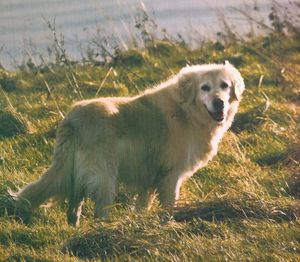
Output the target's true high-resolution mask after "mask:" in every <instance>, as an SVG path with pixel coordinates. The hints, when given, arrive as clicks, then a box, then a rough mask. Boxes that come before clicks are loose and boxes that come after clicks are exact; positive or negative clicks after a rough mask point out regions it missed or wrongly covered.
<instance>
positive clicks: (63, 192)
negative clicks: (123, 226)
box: [17, 62, 244, 225]
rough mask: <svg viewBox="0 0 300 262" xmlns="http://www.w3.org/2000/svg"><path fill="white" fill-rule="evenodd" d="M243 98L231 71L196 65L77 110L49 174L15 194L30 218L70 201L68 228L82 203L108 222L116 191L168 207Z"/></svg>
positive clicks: (61, 132)
mask: <svg viewBox="0 0 300 262" xmlns="http://www.w3.org/2000/svg"><path fill="white" fill-rule="evenodd" d="M243 90H244V82H243V78H242V77H241V75H240V73H239V72H238V71H237V69H235V68H234V67H233V66H232V65H231V64H229V63H228V62H226V63H225V64H224V65H223V64H210V65H196V66H190V67H185V68H183V69H182V70H181V71H180V72H179V74H178V75H176V76H174V77H173V78H171V79H170V80H168V81H166V82H165V83H162V84H161V85H159V86H158V87H155V88H153V89H150V90H148V91H146V92H145V93H143V94H142V95H138V96H135V97H130V98H98V99H92V100H84V101H81V102H79V103H77V104H75V105H74V107H73V108H72V110H71V111H70V112H69V114H68V115H67V116H66V118H65V119H64V120H63V121H62V122H61V124H60V126H59V128H58V131H57V144H56V148H55V154H54V159H53V163H52V166H51V167H50V168H49V169H48V170H47V171H46V172H45V173H44V174H43V175H42V176H41V177H40V178H39V180H37V181H35V182H33V183H31V184H29V185H27V186H26V187H25V188H23V189H22V190H20V191H19V192H18V193H17V203H18V205H19V206H21V207H23V208H25V207H26V209H28V210H32V209H33V208H36V207H38V206H39V205H40V204H42V203H43V202H44V201H45V200H47V199H49V198H56V199H60V200H67V201H68V203H69V207H68V211H67V217H68V222H69V223H71V224H75V225H77V224H78V223H79V218H80V213H81V206H82V202H83V199H84V198H86V197H88V198H91V199H92V200H93V201H94V202H95V204H96V209H95V217H105V216H107V214H108V212H109V207H111V205H112V204H113V203H114V198H115V196H116V191H117V187H118V185H119V184H120V183H123V184H124V185H125V186H127V187H128V188H130V189H131V190H134V192H135V193H136V194H137V196H138V197H137V205H138V206H146V205H147V204H149V202H150V199H151V196H152V195H153V194H154V193H155V192H156V193H158V197H159V200H160V203H161V204H162V205H163V206H166V207H170V206H172V205H174V203H175V201H176V200H177V199H178V197H179V189H180V186H181V184H182V182H183V181H184V180H185V179H186V178H188V177H190V176H191V175H192V174H193V173H194V172H195V171H197V170H198V169H199V168H202V167H203V166H205V165H206V164H207V162H208V161H209V160H211V159H212V157H213V156H214V155H215V154H216V152H217V148H218V143H219V142H220V139H221V138H222V136H223V134H224V132H225V131H226V130H227V129H228V128H229V127H230V125H231V123H232V121H233V118H234V115H235V113H236V112H237V109H238V104H239V100H240V98H241V94H242V92H243Z"/></svg>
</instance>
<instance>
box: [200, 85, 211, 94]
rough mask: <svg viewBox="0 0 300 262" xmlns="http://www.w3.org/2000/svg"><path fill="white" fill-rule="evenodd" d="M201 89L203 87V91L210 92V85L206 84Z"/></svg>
mask: <svg viewBox="0 0 300 262" xmlns="http://www.w3.org/2000/svg"><path fill="white" fill-rule="evenodd" d="M201 89H202V90H203V91H206V92H208V91H209V90H210V86H209V85H206V84H205V85H203V86H201Z"/></svg>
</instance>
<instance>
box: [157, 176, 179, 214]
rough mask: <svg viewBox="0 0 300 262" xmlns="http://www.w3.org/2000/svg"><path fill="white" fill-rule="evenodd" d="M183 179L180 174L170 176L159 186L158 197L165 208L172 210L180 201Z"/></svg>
mask: <svg viewBox="0 0 300 262" xmlns="http://www.w3.org/2000/svg"><path fill="white" fill-rule="evenodd" d="M181 184H182V179H180V177H179V175H178V174H175V173H170V174H168V175H167V176H166V177H165V178H164V179H163V180H162V181H161V183H160V184H159V186H158V197H159V201H160V204H161V205H162V206H163V207H164V208H172V207H173V206H174V204H175V203H176V201H177V200H178V199H179V193H180V187H181Z"/></svg>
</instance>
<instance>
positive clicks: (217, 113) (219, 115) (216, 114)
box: [206, 108, 225, 122]
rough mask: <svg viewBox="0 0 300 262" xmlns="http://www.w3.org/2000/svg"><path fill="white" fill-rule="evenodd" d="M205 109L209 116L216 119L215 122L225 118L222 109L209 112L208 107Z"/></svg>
mask: <svg viewBox="0 0 300 262" xmlns="http://www.w3.org/2000/svg"><path fill="white" fill-rule="evenodd" d="M206 109H207V108H206ZM207 111H208V113H209V114H210V116H211V117H212V119H213V120H215V121H217V122H222V121H223V120H224V118H225V114H224V112H223V111H215V112H211V111H209V110H208V109H207Z"/></svg>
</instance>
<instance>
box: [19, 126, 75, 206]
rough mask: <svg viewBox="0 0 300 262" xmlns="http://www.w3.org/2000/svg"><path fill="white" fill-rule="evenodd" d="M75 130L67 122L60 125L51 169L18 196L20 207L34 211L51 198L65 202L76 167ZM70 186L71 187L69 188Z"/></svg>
mask: <svg viewBox="0 0 300 262" xmlns="http://www.w3.org/2000/svg"><path fill="white" fill-rule="evenodd" d="M74 149H75V145H74V129H73V126H72V124H71V123H70V122H68V121H67V120H64V121H62V123H61V124H60V125H59V127H58V130H57V135H56V147H55V151H54V158H53V162H52V165H51V167H50V168H49V169H48V170H47V171H46V172H45V173H44V174H43V175H42V176H41V177H40V178H39V179H38V180H37V181H35V182H32V183H30V184H28V185H27V186H25V187H24V188H23V189H21V190H20V191H19V192H18V193H17V194H16V201H17V204H18V206H19V207H21V208H23V209H24V208H25V207H26V209H29V210H32V209H34V208H36V207H38V206H39V205H41V204H42V203H43V202H45V201H46V200H47V199H49V198H55V199H59V200H64V199H66V198H67V197H68V196H69V195H70V192H69V190H70V185H71V184H72V182H73V181H72V179H73V166H74ZM68 185H69V186H68Z"/></svg>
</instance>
